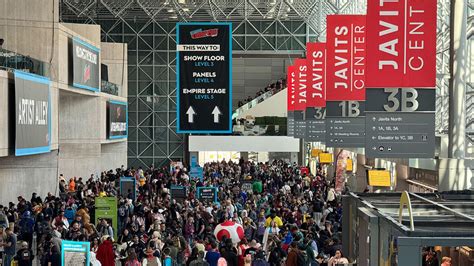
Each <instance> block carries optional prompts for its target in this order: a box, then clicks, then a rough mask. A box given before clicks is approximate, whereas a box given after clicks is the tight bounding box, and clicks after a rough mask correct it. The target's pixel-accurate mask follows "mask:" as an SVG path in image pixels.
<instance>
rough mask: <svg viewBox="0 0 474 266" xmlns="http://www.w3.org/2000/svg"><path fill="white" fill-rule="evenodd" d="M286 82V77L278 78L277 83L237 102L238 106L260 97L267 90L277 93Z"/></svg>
mask: <svg viewBox="0 0 474 266" xmlns="http://www.w3.org/2000/svg"><path fill="white" fill-rule="evenodd" d="M284 84H286V79H282V80H278V81H277V82H275V83H272V84H269V85H268V86H266V87H265V88H263V89H260V90H259V91H257V93H256V94H255V96H254V97H252V96H248V97H247V98H246V99H243V100H240V101H239V102H238V103H237V105H238V107H241V106H243V105H245V104H247V103H249V102H251V101H253V100H254V99H257V98H258V97H260V96H262V95H263V94H265V93H267V92H271V93H272V94H275V93H277V92H279V91H281V90H282V89H284ZM263 100H264V99H261V100H260V101H259V102H261V101H263Z"/></svg>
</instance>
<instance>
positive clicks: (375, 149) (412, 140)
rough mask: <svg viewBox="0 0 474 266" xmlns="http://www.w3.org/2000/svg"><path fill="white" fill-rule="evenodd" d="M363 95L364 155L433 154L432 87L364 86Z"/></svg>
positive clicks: (406, 156)
mask: <svg viewBox="0 0 474 266" xmlns="http://www.w3.org/2000/svg"><path fill="white" fill-rule="evenodd" d="M366 96H367V106H366V112H367V116H366V146H365V150H366V155H367V156H369V157H379V158H433V157H434V152H435V101H436V90H435V89H432V88H424V89H415V88H387V89H384V88H380V89H378V88H377V89H367V91H366Z"/></svg>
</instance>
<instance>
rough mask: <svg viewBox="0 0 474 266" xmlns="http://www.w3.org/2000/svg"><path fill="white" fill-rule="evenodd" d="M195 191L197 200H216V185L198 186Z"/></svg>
mask: <svg viewBox="0 0 474 266" xmlns="http://www.w3.org/2000/svg"><path fill="white" fill-rule="evenodd" d="M196 193H197V198H198V199H199V200H204V201H213V202H217V188H216V187H198V188H197V190H196Z"/></svg>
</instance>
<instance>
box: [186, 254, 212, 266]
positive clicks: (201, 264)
mask: <svg viewBox="0 0 474 266" xmlns="http://www.w3.org/2000/svg"><path fill="white" fill-rule="evenodd" d="M189 266H209V263H208V262H207V261H206V260H204V251H202V250H200V251H199V252H198V257H197V258H196V259H195V260H193V261H191V263H190V264H189Z"/></svg>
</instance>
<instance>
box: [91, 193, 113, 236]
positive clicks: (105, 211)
mask: <svg viewBox="0 0 474 266" xmlns="http://www.w3.org/2000/svg"><path fill="white" fill-rule="evenodd" d="M101 219H106V220H107V221H108V223H109V225H110V226H112V228H113V229H114V239H117V230H118V227H117V198H116V197H96V198H95V221H94V223H95V224H96V225H97V224H98V223H99V221H100V220H101Z"/></svg>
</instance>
